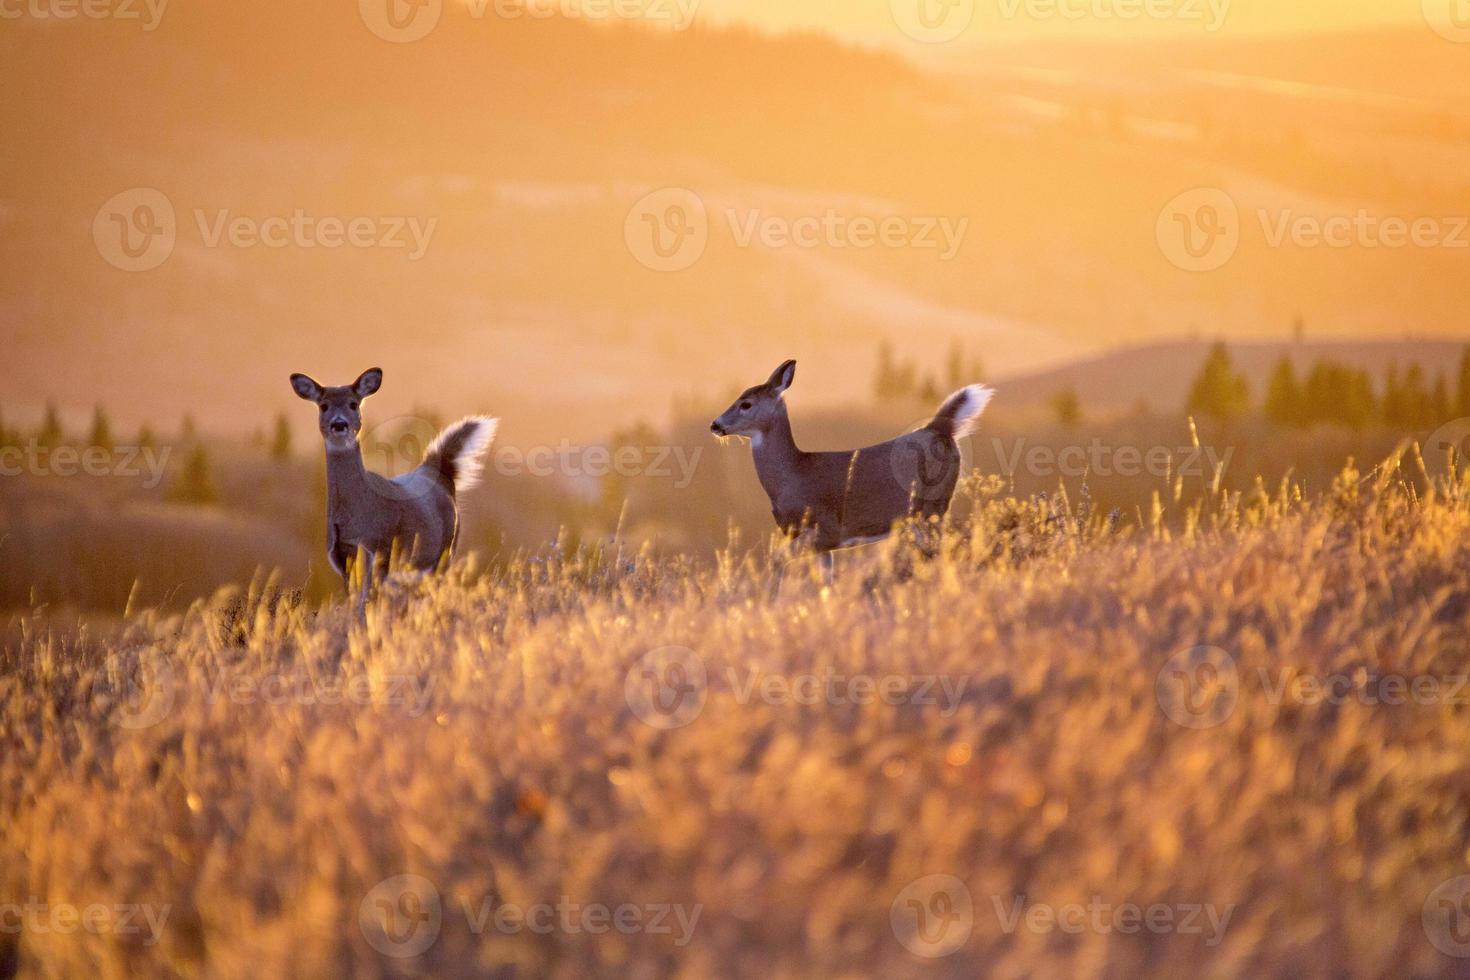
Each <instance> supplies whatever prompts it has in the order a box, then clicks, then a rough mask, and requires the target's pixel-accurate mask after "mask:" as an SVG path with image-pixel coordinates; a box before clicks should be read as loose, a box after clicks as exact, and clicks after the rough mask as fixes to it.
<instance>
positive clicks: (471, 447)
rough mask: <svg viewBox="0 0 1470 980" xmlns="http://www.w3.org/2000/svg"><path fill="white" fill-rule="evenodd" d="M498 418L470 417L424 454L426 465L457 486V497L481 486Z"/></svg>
mask: <svg viewBox="0 0 1470 980" xmlns="http://www.w3.org/2000/svg"><path fill="white" fill-rule="evenodd" d="M499 424H500V422H499V420H498V419H493V418H490V417H489V416H487V415H469V416H466V417H465V418H462V419H460V420H459V421H458V422H456V423H454V424H453V425H451V426H450V427H449V428H447V429H445V430H444V431H443V432H441V433H439V435H437V436H436V437H435V438H434V441H433V442H432V443H430V444H429V448H428V449H427V450H425V452H424V465H425V466H428V467H430V468H431V469H437V470H438V471H439V472H440V473H442V474H444V476H445V478H446V479H448V480H449V482H450V483H451V484H452V485H453V486H454V493H455V496H458V495H459V494H461V493H464V492H465V491H466V490H470V489H473V488H474V487H477V486H479V484H480V476H481V474H483V472H484V470H485V450H487V449H489V448H490V443H491V442H493V441H494V440H495V430H496V428H497V427H498V426H499Z"/></svg>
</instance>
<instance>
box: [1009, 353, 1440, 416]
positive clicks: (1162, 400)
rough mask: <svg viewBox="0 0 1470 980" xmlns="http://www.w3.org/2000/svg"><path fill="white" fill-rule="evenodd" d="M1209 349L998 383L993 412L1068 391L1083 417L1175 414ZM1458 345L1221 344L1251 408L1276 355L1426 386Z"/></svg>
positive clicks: (1116, 358) (1096, 361) (1111, 357)
mask: <svg viewBox="0 0 1470 980" xmlns="http://www.w3.org/2000/svg"><path fill="white" fill-rule="evenodd" d="M1213 343H1214V341H1206V340H1180V341H1171V342H1166V343H1159V344H1145V345H1142V346H1138V347H1120V348H1118V349H1116V350H1113V351H1109V352H1108V353H1106V354H1103V355H1101V356H1099V357H1094V358H1090V359H1087V360H1080V361H1076V362H1073V363H1070V364H1067V365H1064V366H1062V367H1059V368H1055V369H1052V370H1048V371H1040V372H1036V373H1033V374H1025V375H1020V376H1017V377H1014V378H1003V379H1001V380H998V381H997V382H996V386H997V387H998V388H1000V389H1001V391H1002V393H1003V397H1002V398H1001V399H999V400H998V401H997V402H996V406H997V408H998V409H999V408H1001V407H1002V406H1003V407H1004V409H1005V410H1006V411H1007V412H1008V413H1009V412H1013V411H1025V410H1028V409H1031V408H1038V407H1042V406H1044V405H1045V403H1046V401H1047V400H1048V399H1050V398H1051V397H1052V395H1054V394H1055V393H1056V392H1057V391H1059V390H1061V389H1063V388H1068V387H1071V388H1075V389H1076V391H1077V396H1078V398H1079V400H1080V401H1081V403H1082V406H1083V410H1084V411H1086V412H1091V413H1100V414H1108V413H1112V412H1119V411H1129V410H1131V409H1132V408H1134V407H1136V406H1137V405H1138V404H1139V403H1140V402H1144V403H1147V404H1148V406H1149V407H1150V408H1151V409H1153V410H1154V411H1158V412H1163V413H1165V414H1167V413H1168V412H1170V411H1173V410H1181V411H1182V410H1183V408H1184V404H1185V400H1186V398H1187V397H1188V394H1189V386H1190V384H1191V383H1192V382H1193V381H1194V379H1195V376H1196V375H1197V374H1198V373H1199V368H1200V365H1201V363H1202V362H1203V361H1204V358H1205V354H1206V353H1207V352H1208V351H1209V349H1210V347H1211V345H1212V344H1213ZM1464 346H1465V345H1464V344H1462V343H1455V342H1450V341H1431V340H1420V341H1415V340H1403V341H1391V340H1386V341H1372V340H1319V341H1303V342H1302V343H1291V342H1262V341H1230V342H1229V349H1230V358H1231V360H1232V362H1233V363H1234V364H1235V367H1236V369H1237V370H1239V371H1241V372H1242V373H1244V374H1245V376H1246V378H1247V379H1248V380H1249V381H1250V387H1251V401H1252V403H1253V404H1257V405H1258V404H1259V403H1260V400H1261V398H1262V396H1263V395H1264V393H1265V390H1266V382H1267V378H1268V377H1269V375H1270V372H1271V369H1272V368H1273V367H1275V365H1276V362H1277V361H1278V360H1280V358H1281V356H1282V355H1283V354H1287V355H1290V357H1291V358H1292V360H1293V362H1294V363H1295V364H1296V367H1297V370H1298V371H1304V370H1308V369H1310V368H1311V366H1312V364H1313V363H1314V362H1315V361H1317V360H1320V359H1328V360H1333V361H1337V362H1339V363H1343V364H1350V365H1352V366H1354V367H1360V368H1367V369H1368V370H1369V371H1370V372H1372V373H1373V375H1374V377H1375V379H1376V378H1378V377H1380V376H1381V375H1382V373H1383V371H1385V370H1386V369H1387V367H1388V365H1389V364H1391V363H1394V362H1397V363H1398V364H1400V365H1402V366H1407V365H1409V364H1411V363H1417V364H1419V365H1420V367H1422V368H1423V370H1424V373H1425V375H1426V376H1427V377H1428V378H1430V379H1433V378H1434V377H1435V375H1436V374H1438V373H1440V372H1443V373H1444V374H1445V375H1446V376H1451V375H1452V374H1453V372H1454V371H1455V370H1456V369H1457V368H1458V366H1459V359H1460V353H1461V351H1462V350H1464ZM1451 381H1452V382H1453V377H1451Z"/></svg>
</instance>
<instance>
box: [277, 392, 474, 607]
mask: <svg viewBox="0 0 1470 980" xmlns="http://www.w3.org/2000/svg"><path fill="white" fill-rule="evenodd" d="M382 383H383V372H382V371H380V370H378V369H377V368H373V369H371V370H369V371H365V372H363V374H362V376H361V377H359V378H358V379H357V380H356V381H355V382H353V383H352V384H350V385H341V386H337V387H323V386H322V385H319V384H317V383H316V382H315V381H313V380H312V379H311V378H309V377H307V376H306V375H304V374H293V375H292V376H291V387H292V389H293V390H294V391H295V392H296V394H298V395H300V396H301V397H302V398H304V399H306V400H307V401H311V402H315V403H316V405H317V406H318V408H319V410H320V421H319V426H320V429H321V433H322V440H323V442H324V443H325V444H326V450H327V560H328V561H329V562H330V563H331V565H332V568H333V569H335V570H336V572H337V574H338V575H341V576H342V579H343V581H344V582H345V583H348V587H349V588H350V587H351V584H350V583H351V574H352V571H351V570H352V566H353V563H354V561H355V559H356V556H357V555H358V554H362V555H364V556H365V558H366V561H365V562H364V564H363V566H362V583H361V584H362V593H361V596H362V597H364V598H365V597H366V596H367V593H368V591H369V590H370V589H371V587H372V583H373V579H374V577H375V576H376V577H377V578H380V579H381V577H382V576H383V575H384V574H385V573H386V571H387V569H388V563H389V560H390V559H395V560H397V561H400V562H402V563H403V564H404V565H406V566H407V567H408V568H410V569H413V570H416V571H424V572H426V571H431V570H433V569H434V568H436V567H437V566H438V565H439V564H440V562H441V561H443V560H444V558H445V557H446V556H449V555H452V554H453V553H454V547H455V544H456V543H457V542H458V538H459V508H458V505H457V503H456V494H458V493H460V492H462V491H464V490H467V489H469V488H470V487H472V486H474V485H475V483H476V482H477V481H478V478H479V474H480V467H481V456H482V455H483V454H484V452H485V450H486V448H488V447H489V445H490V441H491V439H493V438H494V436H495V425H496V423H495V420H494V419H491V418H485V417H483V416H471V417H469V418H466V419H463V420H461V421H459V422H456V423H455V424H454V425H452V426H450V427H449V428H448V429H445V430H444V431H443V432H442V433H440V434H439V436H438V438H436V439H435V440H434V442H433V443H432V444H431V445H430V446H429V448H428V450H427V451H426V452H425V453H424V461H423V463H421V464H420V465H419V467H418V468H417V469H415V470H413V471H412V472H410V473H406V474H404V475H403V476H400V477H394V478H392V479H389V478H388V477H385V476H381V475H379V474H377V473H372V472H369V471H368V469H367V467H366V466H364V465H363V461H362V447H361V445H359V443H358V441H357V437H358V433H359V432H361V430H362V401H363V399H365V398H367V397H368V396H369V395H372V394H373V393H375V392H376V391H377V390H378V389H379V388H380V387H381V386H382Z"/></svg>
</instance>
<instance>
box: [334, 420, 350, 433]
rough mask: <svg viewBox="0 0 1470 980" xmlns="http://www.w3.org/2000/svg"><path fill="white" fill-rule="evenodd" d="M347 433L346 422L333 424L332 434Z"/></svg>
mask: <svg viewBox="0 0 1470 980" xmlns="http://www.w3.org/2000/svg"><path fill="white" fill-rule="evenodd" d="M346 431H347V423H346V422H333V423H332V432H333V433H341V432H346Z"/></svg>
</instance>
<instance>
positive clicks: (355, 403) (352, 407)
mask: <svg viewBox="0 0 1470 980" xmlns="http://www.w3.org/2000/svg"><path fill="white" fill-rule="evenodd" d="M347 407H348V408H350V409H352V410H353V411H354V412H355V411H357V402H353V403H352V404H351V405H348V406H347Z"/></svg>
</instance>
